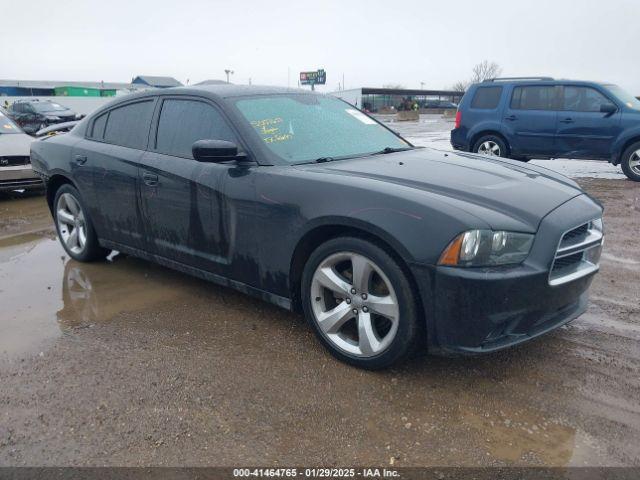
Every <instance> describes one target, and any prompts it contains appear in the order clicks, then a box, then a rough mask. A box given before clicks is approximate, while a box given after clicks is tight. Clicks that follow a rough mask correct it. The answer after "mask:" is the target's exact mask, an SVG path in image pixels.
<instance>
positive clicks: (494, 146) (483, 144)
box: [472, 135, 509, 157]
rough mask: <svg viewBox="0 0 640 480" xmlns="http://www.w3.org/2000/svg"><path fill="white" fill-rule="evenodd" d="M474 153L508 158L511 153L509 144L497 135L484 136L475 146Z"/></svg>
mask: <svg viewBox="0 0 640 480" xmlns="http://www.w3.org/2000/svg"><path fill="white" fill-rule="evenodd" d="M472 151H473V153H479V154H480V155H487V156H490V157H507V156H509V151H508V147H507V144H506V143H505V142H504V140H502V138H500V137H498V136H497V135H484V136H483V137H480V138H479V139H478V140H476V142H475V143H474V144H473V148H472Z"/></svg>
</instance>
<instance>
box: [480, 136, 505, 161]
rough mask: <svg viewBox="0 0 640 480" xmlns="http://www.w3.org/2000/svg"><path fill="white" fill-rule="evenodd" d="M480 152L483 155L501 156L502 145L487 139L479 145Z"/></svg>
mask: <svg viewBox="0 0 640 480" xmlns="http://www.w3.org/2000/svg"><path fill="white" fill-rule="evenodd" d="M478 153H479V154H481V155H489V156H495V157H499V156H500V153H501V152H500V145H498V144H497V143H496V142H494V141H493V140H487V141H486V142H482V143H481V144H480V146H479V147H478Z"/></svg>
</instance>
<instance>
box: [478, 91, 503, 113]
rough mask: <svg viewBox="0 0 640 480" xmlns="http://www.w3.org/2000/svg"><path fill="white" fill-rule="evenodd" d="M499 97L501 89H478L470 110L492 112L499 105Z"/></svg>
mask: <svg viewBox="0 0 640 480" xmlns="http://www.w3.org/2000/svg"><path fill="white" fill-rule="evenodd" d="M501 95H502V87H480V88H478V89H477V90H476V93H475V95H474V96H473V100H471V108H481V109H484V110H493V109H494V108H496V107H497V106H498V103H500V96H501Z"/></svg>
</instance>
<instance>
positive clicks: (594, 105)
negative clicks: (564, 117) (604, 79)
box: [562, 87, 613, 112]
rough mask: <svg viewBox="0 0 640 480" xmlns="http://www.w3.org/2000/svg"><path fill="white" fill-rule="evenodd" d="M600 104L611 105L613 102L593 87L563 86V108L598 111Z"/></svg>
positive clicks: (577, 110)
mask: <svg viewBox="0 0 640 480" xmlns="http://www.w3.org/2000/svg"><path fill="white" fill-rule="evenodd" d="M602 105H613V103H612V102H611V100H609V99H608V98H607V97H605V96H604V95H602V94H601V93H600V92H598V91H597V90H596V89H594V88H589V87H564V96H563V99H562V108H563V110H568V111H572V112H599V111H600V107H601V106H602Z"/></svg>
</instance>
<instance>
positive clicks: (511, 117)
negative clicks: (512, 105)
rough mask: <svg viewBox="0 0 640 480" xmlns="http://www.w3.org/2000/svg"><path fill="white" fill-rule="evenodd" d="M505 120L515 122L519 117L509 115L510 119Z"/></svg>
mask: <svg viewBox="0 0 640 480" xmlns="http://www.w3.org/2000/svg"><path fill="white" fill-rule="evenodd" d="M504 119H505V120H510V121H512V122H513V121H514V120H517V119H518V117H516V116H515V115H509V116H508V117H504Z"/></svg>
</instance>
